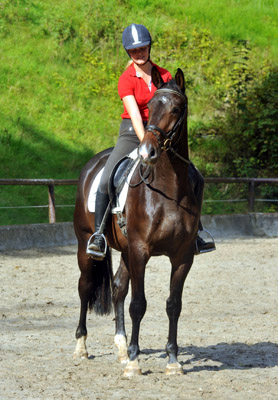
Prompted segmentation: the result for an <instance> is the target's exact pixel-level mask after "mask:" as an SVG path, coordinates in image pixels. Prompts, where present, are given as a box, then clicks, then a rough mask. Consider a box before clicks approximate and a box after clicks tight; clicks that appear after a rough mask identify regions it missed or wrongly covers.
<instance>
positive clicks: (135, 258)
mask: <svg viewBox="0 0 278 400" xmlns="http://www.w3.org/2000/svg"><path fill="white" fill-rule="evenodd" d="M141 251H142V250H141ZM147 260H148V258H147V257H144V256H142V254H140V251H139V249H138V247H137V248H136V249H133V250H132V249H130V252H129V261H130V264H129V266H130V279H131V289H132V295H131V302H130V307H129V313H130V317H131V320H132V334H131V340H130V344H129V347H128V356H129V361H128V364H127V366H126V368H125V370H124V376H125V377H132V376H134V375H140V374H141V369H140V366H139V360H138V356H139V353H140V348H139V330H140V323H141V321H142V318H143V317H144V315H145V312H146V308H147V302H146V298H145V288H144V279H145V268H146V263H147Z"/></svg>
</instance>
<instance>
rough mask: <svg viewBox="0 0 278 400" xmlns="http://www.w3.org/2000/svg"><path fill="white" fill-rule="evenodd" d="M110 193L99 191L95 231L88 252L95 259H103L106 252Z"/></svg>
mask: <svg viewBox="0 0 278 400" xmlns="http://www.w3.org/2000/svg"><path fill="white" fill-rule="evenodd" d="M109 205H110V204H109V195H108V194H104V193H101V192H99V191H97V194H96V205H95V233H94V234H93V235H92V236H91V237H90V239H89V242H88V246H87V254H89V255H90V256H91V257H92V258H94V259H95V260H103V258H104V257H105V253H106V239H105V236H104V230H105V224H106V220H107V217H108V215H109V211H110V207H109Z"/></svg>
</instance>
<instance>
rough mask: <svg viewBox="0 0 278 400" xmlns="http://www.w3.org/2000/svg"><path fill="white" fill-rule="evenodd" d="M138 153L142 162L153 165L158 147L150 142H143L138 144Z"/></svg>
mask: <svg viewBox="0 0 278 400" xmlns="http://www.w3.org/2000/svg"><path fill="white" fill-rule="evenodd" d="M138 153H139V156H140V159H141V162H142V163H143V164H148V165H153V164H155V163H156V162H157V160H158V158H159V155H160V148H159V147H158V146H154V145H153V143H151V142H143V143H142V144H141V145H140V146H139V151H138Z"/></svg>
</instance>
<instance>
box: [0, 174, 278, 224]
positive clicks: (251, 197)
mask: <svg viewBox="0 0 278 400" xmlns="http://www.w3.org/2000/svg"><path fill="white" fill-rule="evenodd" d="M77 182H78V180H77V179H0V185H33V186H37V185H40V186H47V187H48V216H49V223H50V224H53V223H55V222H56V210H55V191H54V188H55V186H66V185H77ZM205 183H206V184H210V183H228V184H231V183H236V184H238V183H245V184H247V185H248V211H249V212H254V209H255V200H256V199H255V187H256V186H257V185H260V184H269V185H273V184H278V178H205Z"/></svg>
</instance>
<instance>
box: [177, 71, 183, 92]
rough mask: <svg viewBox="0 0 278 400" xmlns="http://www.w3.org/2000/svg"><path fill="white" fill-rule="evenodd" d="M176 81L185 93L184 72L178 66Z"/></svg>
mask: <svg viewBox="0 0 278 400" xmlns="http://www.w3.org/2000/svg"><path fill="white" fill-rule="evenodd" d="M175 81H176V84H177V85H178V87H179V88H180V89H181V91H182V92H183V93H184V92H185V86H184V75H183V72H182V70H181V69H180V68H178V70H177V73H176V76H175Z"/></svg>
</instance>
